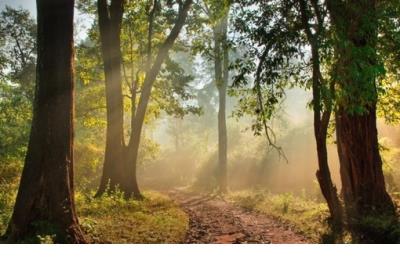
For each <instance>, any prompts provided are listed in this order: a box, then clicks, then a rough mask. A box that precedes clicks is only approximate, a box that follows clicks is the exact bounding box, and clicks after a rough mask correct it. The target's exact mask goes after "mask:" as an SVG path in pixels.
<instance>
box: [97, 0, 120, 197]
mask: <svg viewBox="0 0 400 266" xmlns="http://www.w3.org/2000/svg"><path fill="white" fill-rule="evenodd" d="M123 2H124V1H123V0H112V1H111V5H108V4H107V0H98V2H97V4H98V6H97V8H98V15H99V29H100V40H101V51H102V56H103V62H104V74H105V84H106V106H107V129H106V148H105V155H104V165H103V174H102V176H101V181H100V187H99V189H98V192H97V194H96V195H97V196H100V195H102V194H103V193H104V192H105V191H106V189H107V188H109V189H110V191H114V190H115V189H116V188H117V187H118V188H119V189H121V190H122V191H124V189H125V187H126V184H125V183H126V173H125V156H124V155H125V142H124V110H123V94H122V81H121V63H122V55H121V49H120V45H121V44H120V43H121V42H120V34H121V24H122V15H123V12H124V10H123Z"/></svg>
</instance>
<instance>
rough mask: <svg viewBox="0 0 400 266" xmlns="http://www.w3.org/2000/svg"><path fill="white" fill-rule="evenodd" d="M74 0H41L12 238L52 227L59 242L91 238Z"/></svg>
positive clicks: (11, 228)
mask: <svg viewBox="0 0 400 266" xmlns="http://www.w3.org/2000/svg"><path fill="white" fill-rule="evenodd" d="M73 13H74V0H59V1H53V0H37V20H38V37H37V47H38V55H37V83H36V90H35V103H34V110H33V121H32V128H31V134H30V139H29V145H28V151H27V155H26V158H25V165H24V169H23V172H22V176H21V182H20V186H19V190H18V195H17V199H16V203H15V207H14V212H13V214H12V217H11V221H10V223H9V226H8V229H7V233H6V236H7V240H8V242H11V243H14V242H18V241H22V240H23V239H24V238H25V237H32V236H36V235H38V234H42V233H44V232H43V231H41V230H43V228H41V226H40V225H41V224H42V226H43V224H44V225H45V226H46V229H45V230H52V232H51V233H52V234H55V235H56V237H55V242H57V243H85V238H84V236H83V233H82V231H81V229H80V227H79V223H78V219H77V216H76V213H75V204H74V185H73V175H74V173H73V115H74V112H73V108H74V81H73Z"/></svg>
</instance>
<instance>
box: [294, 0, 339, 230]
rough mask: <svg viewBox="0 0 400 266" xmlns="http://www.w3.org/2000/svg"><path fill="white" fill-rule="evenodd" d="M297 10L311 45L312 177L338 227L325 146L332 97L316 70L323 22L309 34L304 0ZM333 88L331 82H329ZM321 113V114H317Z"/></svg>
mask: <svg viewBox="0 0 400 266" xmlns="http://www.w3.org/2000/svg"><path fill="white" fill-rule="evenodd" d="M299 4H300V13H301V19H302V24H303V28H304V31H305V32H306V36H307V39H308V42H309V43H310V46H311V56H312V58H311V60H312V93H313V111H314V136H315V141H316V146H317V158H318V170H317V172H316V177H317V180H318V184H319V187H320V189H321V192H322V195H323V196H324V198H325V200H326V202H327V204H328V208H329V213H330V215H331V219H332V221H333V224H334V225H335V226H341V224H342V219H343V210H342V206H341V204H340V200H339V197H338V194H337V190H336V187H335V185H334V184H333V182H332V178H331V173H330V170H329V164H328V151H327V146H326V138H327V131H328V126H329V120H330V117H331V110H332V99H329V97H330V96H329V95H328V93H325V94H324V95H325V97H323V96H322V89H323V88H324V87H323V86H327V84H324V83H325V82H324V81H323V80H322V74H321V69H320V53H319V42H318V39H319V38H320V36H319V35H321V30H322V29H323V27H324V25H320V24H319V25H318V27H317V30H316V32H315V33H312V31H311V26H310V24H309V20H310V18H309V16H308V13H309V12H308V11H309V10H308V2H307V1H305V0H301V1H299ZM318 8H319V7H318V4H315V5H314V9H315V13H316V16H317V19H316V21H317V22H318V23H323V22H322V20H321V19H319V18H318V14H319V13H318V12H319V10H318ZM331 86H332V88H331V91H333V89H334V88H333V86H334V83H332V84H331ZM323 102H324V103H325V110H322V103H323ZM321 112H322V116H321Z"/></svg>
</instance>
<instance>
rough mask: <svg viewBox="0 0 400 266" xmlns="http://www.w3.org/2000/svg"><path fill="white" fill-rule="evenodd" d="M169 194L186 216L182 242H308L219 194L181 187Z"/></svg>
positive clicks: (286, 228) (271, 220) (272, 220)
mask: <svg viewBox="0 0 400 266" xmlns="http://www.w3.org/2000/svg"><path fill="white" fill-rule="evenodd" d="M169 195H170V197H171V198H172V199H173V200H175V202H177V204H179V205H180V206H181V208H182V209H183V210H184V211H185V212H186V213H187V214H188V215H189V230H188V232H187V235H186V239H185V242H184V243H198V244H200V243H217V244H232V243H260V244H261V243H265V244H266V243H273V244H283V243H288V244H295V243H307V242H308V241H307V240H306V238H305V237H303V236H301V235H299V234H297V233H295V232H294V231H293V230H291V229H290V228H289V227H288V226H286V225H284V224H282V223H280V222H279V221H277V220H275V219H273V218H272V217H268V216H266V215H264V214H259V213H255V212H248V211H245V210H243V209H241V208H240V207H237V206H234V205H233V204H231V203H229V202H227V201H226V200H224V199H223V198H222V197H218V196H215V195H214V196H211V195H202V196H199V195H194V194H190V193H187V192H183V191H180V190H174V191H170V192H169Z"/></svg>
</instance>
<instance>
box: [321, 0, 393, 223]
mask: <svg viewBox="0 0 400 266" xmlns="http://www.w3.org/2000/svg"><path fill="white" fill-rule="evenodd" d="M327 4H328V9H329V12H330V15H331V19H332V22H333V25H334V26H335V30H336V35H337V41H336V47H335V49H336V51H337V54H338V61H337V63H336V64H337V69H338V77H337V81H338V85H339V93H338V94H339V98H338V100H337V101H338V110H337V113H336V132H337V142H338V154H339V160H340V173H341V179H342V187H343V188H342V191H343V196H344V202H345V205H346V212H347V214H348V218H349V222H350V223H353V222H355V223H358V222H359V221H361V220H362V219H363V218H364V217H366V216H368V215H383V214H389V215H393V214H394V205H393V202H392V200H391V198H390V196H389V194H388V193H387V192H386V188H385V180H384V176H383V171H382V161H381V157H380V154H379V149H378V132H377V129H376V101H377V91H376V87H375V82H376V76H377V70H378V69H379V68H378V63H377V55H376V40H377V23H378V22H377V11H376V1H374V0H372V1H371V0H357V1H356V0H353V1H347V2H346V3H344V2H339V1H333V0H330V1H327Z"/></svg>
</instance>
